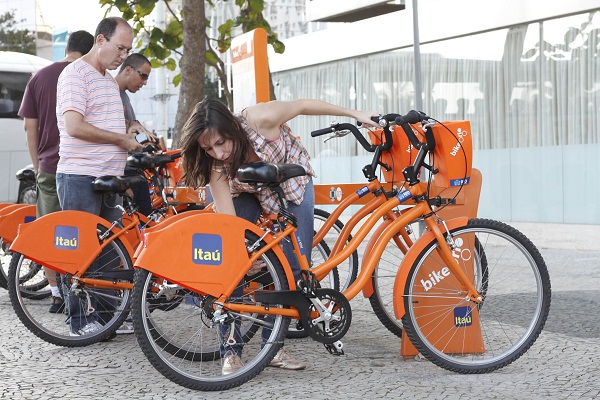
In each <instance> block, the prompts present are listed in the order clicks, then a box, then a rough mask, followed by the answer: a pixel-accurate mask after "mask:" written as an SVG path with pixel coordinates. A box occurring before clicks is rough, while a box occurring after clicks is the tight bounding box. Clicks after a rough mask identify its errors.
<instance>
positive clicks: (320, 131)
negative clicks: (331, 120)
mask: <svg viewBox="0 0 600 400" xmlns="http://www.w3.org/2000/svg"><path fill="white" fill-rule="evenodd" d="M332 132H335V127H333V126H330V127H329V128H323V129H317V130H316V131H312V132H311V133H310V136H312V137H317V136H322V135H326V134H328V133H332Z"/></svg>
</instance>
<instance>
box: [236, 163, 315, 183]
mask: <svg viewBox="0 0 600 400" xmlns="http://www.w3.org/2000/svg"><path fill="white" fill-rule="evenodd" d="M303 175H306V169H304V167H303V166H301V165H298V164H269V163H266V162H264V161H257V162H251V163H247V164H243V165H241V166H240V168H238V170H237V174H236V177H237V179H239V181H240V182H244V183H264V184H273V183H281V182H285V181H287V180H288V179H290V178H294V177H296V176H303Z"/></svg>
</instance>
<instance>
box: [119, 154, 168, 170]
mask: <svg viewBox="0 0 600 400" xmlns="http://www.w3.org/2000/svg"><path fill="white" fill-rule="evenodd" d="M178 155H179V153H178V154H174V155H170V154H146V153H133V154H130V155H129V156H127V166H128V167H131V168H140V169H152V168H156V167H162V166H164V165H165V164H168V163H170V162H173V161H174V160H175V159H177V158H178V157H176V156H178Z"/></svg>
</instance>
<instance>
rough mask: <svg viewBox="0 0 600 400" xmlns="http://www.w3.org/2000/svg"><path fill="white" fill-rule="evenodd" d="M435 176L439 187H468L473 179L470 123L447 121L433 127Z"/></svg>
mask: <svg viewBox="0 0 600 400" xmlns="http://www.w3.org/2000/svg"><path fill="white" fill-rule="evenodd" d="M432 129H433V135H434V137H435V142H436V145H435V150H434V151H433V163H434V167H435V168H437V169H438V170H439V172H438V173H437V174H436V175H435V176H434V180H435V182H436V185H437V186H439V187H454V186H462V185H467V184H468V183H469V181H470V179H471V168H472V161H473V140H472V136H473V135H472V132H471V124H470V122H469V121H446V122H441V123H437V124H435V125H434V126H433V128H432Z"/></svg>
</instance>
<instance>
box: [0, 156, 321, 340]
mask: <svg viewBox="0 0 600 400" xmlns="http://www.w3.org/2000/svg"><path fill="white" fill-rule="evenodd" d="M179 157H180V153H179V152H176V151H174V152H168V153H164V154H147V153H136V154H133V155H131V156H129V158H128V165H129V166H130V167H133V168H139V169H140V170H144V171H146V178H144V177H143V176H141V175H134V176H123V177H116V176H110V177H100V178H98V179H96V180H95V182H94V188H95V190H96V191H98V192H101V193H105V194H106V195H118V196H121V197H122V198H123V208H122V209H121V211H122V216H121V218H120V220H118V221H112V222H111V221H107V220H104V219H103V218H100V217H98V216H96V215H93V214H90V213H85V212H80V211H60V212H57V213H52V214H49V215H47V216H44V217H42V218H39V219H38V220H36V221H35V222H30V223H29V224H27V225H21V229H20V232H19V234H18V236H17V230H16V228H17V226H18V224H19V223H21V224H23V223H24V222H27V216H29V215H31V214H32V215H33V216H35V210H33V211H31V208H33V209H34V208H35V207H34V206H19V207H20V208H19V212H18V213H17V212H15V213H14V214H10V215H9V217H7V218H0V228H1V227H3V225H5V222H6V223H8V222H10V223H12V225H11V227H12V228H13V230H10V229H7V231H9V232H10V233H12V235H8V236H6V238H5V239H6V241H7V243H9V244H10V243H12V246H11V250H12V251H13V253H12V255H11V256H10V259H11V261H10V266H9V268H8V273H7V276H8V279H7V284H8V290H9V296H10V299H11V303H12V305H13V308H14V310H15V312H16V314H17V316H18V317H19V319H20V320H21V321H22V322H23V324H24V325H25V326H26V327H27V328H28V329H29V330H30V331H31V332H32V333H34V334H35V335H36V336H38V337H40V338H41V339H43V340H45V341H47V342H49V343H53V344H56V345H60V346H67V347H75V346H86V345H89V344H93V343H96V342H98V341H102V340H104V339H106V338H108V337H110V336H111V335H113V333H114V332H115V330H116V329H117V328H118V327H119V326H120V325H121V323H122V322H123V320H124V319H125V318H126V317H127V315H128V314H129V310H130V299H131V296H130V294H131V290H132V287H133V283H132V281H133V272H134V271H133V260H135V250H136V248H137V247H138V244H139V243H140V238H141V232H142V231H143V230H148V231H151V230H152V229H153V228H152V227H153V226H155V227H157V226H167V225H168V224H170V223H173V222H175V221H177V220H178V219H180V218H185V217H187V216H189V215H192V214H194V213H202V212H203V211H202V210H195V209H193V207H190V204H192V205H194V206H196V205H198V204H199V203H200V202H199V201H198V200H199V198H196V202H194V197H193V196H192V195H191V194H188V195H187V196H186V197H182V196H177V194H176V193H177V192H176V191H179V193H180V194H181V193H183V191H184V190H186V188H183V187H181V186H176V185H172V186H168V184H169V182H176V181H177V174H176V172H173V168H172V165H173V164H175V161H176V160H177V159H178V158H179ZM146 179H148V181H149V182H150V183H151V184H152V187H153V188H154V192H155V200H156V199H158V200H157V201H155V202H154V211H153V212H152V213H151V214H150V215H149V216H148V217H146V216H145V215H143V214H141V213H139V212H137V208H136V205H135V203H134V202H133V200H132V198H130V197H129V196H128V194H127V190H128V189H129V188H130V187H131V186H132V185H135V184H140V183H145V182H146ZM196 193H197V192H196ZM174 197H179V200H178V201H174V200H176V199H174ZM24 207H28V208H27V210H26V209H25V208H24ZM7 208H8V207H7ZM14 208H17V206H15V207H14ZM21 209H22V211H21ZM25 211H27V213H26V212H25ZM183 211H185V212H183ZM15 237H16V238H15ZM315 252H317V253H319V254H328V249H327V248H326V245H325V244H324V243H321V244H318V245H317V246H316V247H315ZM41 265H44V266H47V267H48V268H50V269H52V270H54V271H56V272H57V273H58V274H60V279H61V281H62V282H63V284H62V285H61V289H62V292H63V298H67V296H65V294H68V293H71V294H77V299H78V300H77V301H79V302H80V306H81V307H82V308H83V309H85V310H87V312H86V322H92V321H96V320H97V319H99V320H100V321H101V322H100V324H101V325H102V327H101V328H100V329H98V330H97V331H95V332H93V333H90V334H84V335H80V336H71V334H70V330H69V328H70V324H69V323H68V318H69V316H68V315H63V314H58V315H53V314H49V313H48V312H47V307H46V305H44V304H41V302H39V301H38V300H40V299H43V298H47V297H48V296H49V295H50V293H49V291H43V292H35V291H34V289H36V288H37V287H38V286H42V287H45V286H46V285H47V280H46V279H45V276H44V274H43V271H42V269H41ZM160 284H161V285H162V286H163V287H168V288H169V289H168V290H163V291H162V292H161V293H158V291H157V293H156V294H157V296H156V298H155V300H154V302H153V307H154V308H157V309H158V308H161V309H163V310H169V309H171V308H174V307H177V306H178V305H179V302H180V301H181V298H182V296H181V294H180V295H177V296H176V295H175V294H176V293H178V290H179V289H178V288H177V286H176V285H169V283H168V282H165V281H161V283H160ZM69 298H71V299H72V298H73V296H70V297H69ZM67 307H68V306H67ZM67 307H66V308H65V310H66V309H67ZM258 328H259V327H258V326H257V325H255V324H253V323H247V324H244V326H243V327H242V331H243V336H244V337H251V336H252V335H253V334H254V332H256V330H257V329H258Z"/></svg>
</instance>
